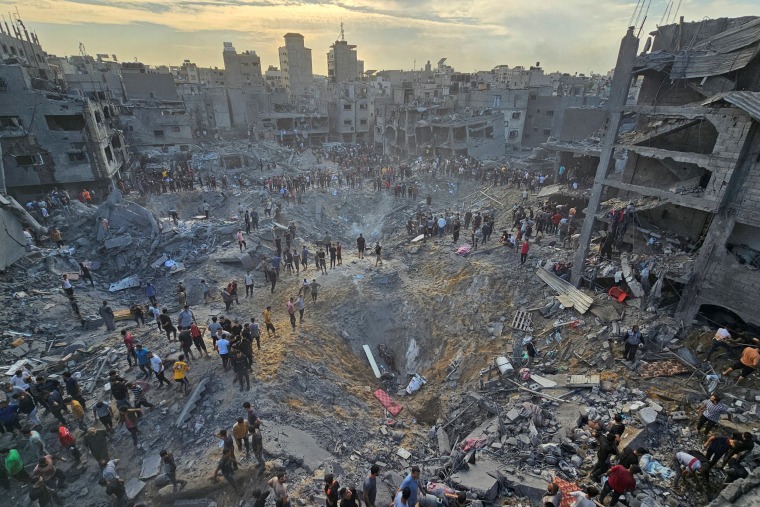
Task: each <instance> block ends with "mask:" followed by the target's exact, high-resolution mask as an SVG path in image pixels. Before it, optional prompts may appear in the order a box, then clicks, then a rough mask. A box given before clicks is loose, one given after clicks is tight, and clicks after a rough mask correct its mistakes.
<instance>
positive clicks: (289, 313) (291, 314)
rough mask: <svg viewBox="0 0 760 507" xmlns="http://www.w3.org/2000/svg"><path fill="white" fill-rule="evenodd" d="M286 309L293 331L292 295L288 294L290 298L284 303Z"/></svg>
mask: <svg viewBox="0 0 760 507" xmlns="http://www.w3.org/2000/svg"><path fill="white" fill-rule="evenodd" d="M285 307H286V310H287V312H288V317H289V318H290V326H291V327H292V328H293V331H295V330H296V305H295V303H294V302H293V296H290V299H289V300H288V302H287V303H286V305H285Z"/></svg>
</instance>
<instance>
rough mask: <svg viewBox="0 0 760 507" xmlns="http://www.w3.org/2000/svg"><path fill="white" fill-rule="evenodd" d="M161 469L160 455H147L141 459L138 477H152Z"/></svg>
mask: <svg viewBox="0 0 760 507" xmlns="http://www.w3.org/2000/svg"><path fill="white" fill-rule="evenodd" d="M160 471H161V456H159V455H158V454H156V455H155V456H148V457H147V458H145V459H143V462H142V468H141V469H140V479H152V478H153V477H155V476H157V475H158V473H159V472H160Z"/></svg>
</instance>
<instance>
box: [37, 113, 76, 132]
mask: <svg viewBox="0 0 760 507" xmlns="http://www.w3.org/2000/svg"><path fill="white" fill-rule="evenodd" d="M45 121H46V122H47V126H48V128H49V129H50V130H66V131H69V132H72V131H77V130H84V126H85V122H84V116H83V115H81V114H46V115H45Z"/></svg>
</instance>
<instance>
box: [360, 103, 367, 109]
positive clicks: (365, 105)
mask: <svg viewBox="0 0 760 507" xmlns="http://www.w3.org/2000/svg"><path fill="white" fill-rule="evenodd" d="M359 109H367V104H366V103H365V102H362V103H361V104H359Z"/></svg>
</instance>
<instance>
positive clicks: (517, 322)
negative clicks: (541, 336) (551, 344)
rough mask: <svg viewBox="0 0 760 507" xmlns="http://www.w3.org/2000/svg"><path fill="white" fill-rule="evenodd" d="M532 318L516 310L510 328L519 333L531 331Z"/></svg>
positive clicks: (524, 312) (528, 314) (526, 313)
mask: <svg viewBox="0 0 760 507" xmlns="http://www.w3.org/2000/svg"><path fill="white" fill-rule="evenodd" d="M532 320H533V316H532V315H531V314H530V313H528V312H526V311H525V310H517V313H515V317H514V318H513V319H512V328H513V329H517V330H519V331H527V332H531V331H533V325H532V324H533V322H532Z"/></svg>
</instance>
